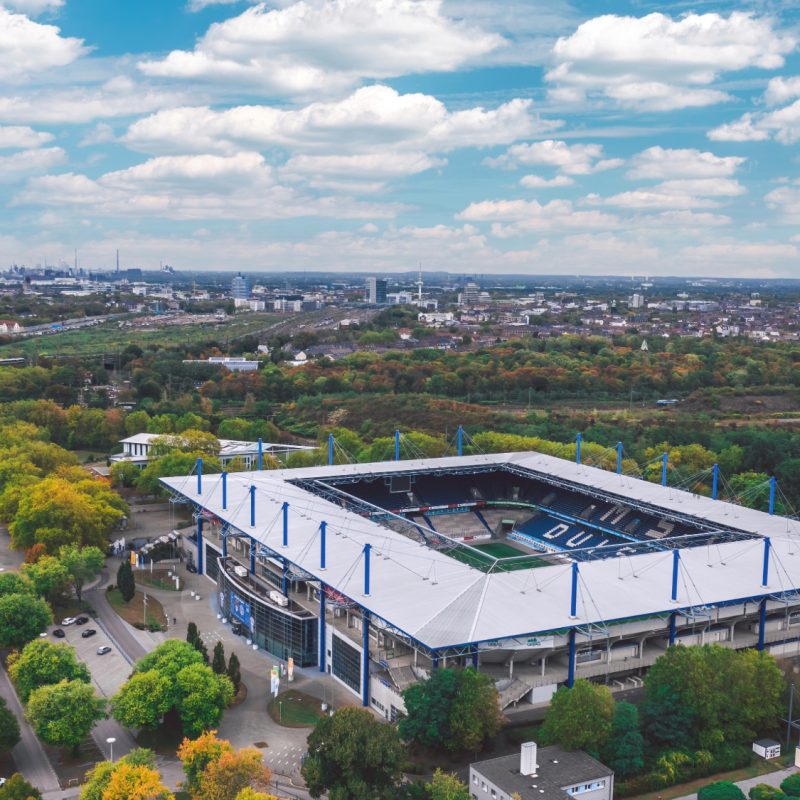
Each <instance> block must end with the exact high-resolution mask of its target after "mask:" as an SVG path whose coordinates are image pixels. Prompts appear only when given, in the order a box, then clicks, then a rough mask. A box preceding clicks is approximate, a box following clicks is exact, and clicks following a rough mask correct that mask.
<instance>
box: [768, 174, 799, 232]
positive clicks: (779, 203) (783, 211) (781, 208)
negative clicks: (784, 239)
mask: <svg viewBox="0 0 800 800" xmlns="http://www.w3.org/2000/svg"><path fill="white" fill-rule="evenodd" d="M764 200H765V201H766V203H767V206H768V207H769V208H772V209H774V210H776V211H778V212H779V213H780V215H781V219H782V220H783V221H784V222H788V223H790V224H793V225H797V224H798V223H800V185H798V183H797V181H795V182H794V183H793V184H792V185H791V186H781V187H779V188H778V189H773V190H772V191H771V192H769V194H767V195H766V197H765V198H764Z"/></svg>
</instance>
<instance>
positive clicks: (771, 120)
mask: <svg viewBox="0 0 800 800" xmlns="http://www.w3.org/2000/svg"><path fill="white" fill-rule="evenodd" d="M708 138H709V139H711V140H712V141H715V142H764V141H766V140H767V139H775V140H776V141H778V142H780V143H781V144H794V143H795V142H797V141H799V140H800V100H795V102H794V103H791V104H790V105H788V106H784V107H783V108H778V109H776V110H775V111H765V112H752V111H748V112H747V113H746V114H743V115H742V116H741V117H739V119H738V120H735V121H734V122H728V123H725V124H723V125H720V126H719V127H717V128H714V129H713V130H710V131H709V132H708Z"/></svg>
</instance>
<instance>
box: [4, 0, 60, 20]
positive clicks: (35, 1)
mask: <svg viewBox="0 0 800 800" xmlns="http://www.w3.org/2000/svg"><path fill="white" fill-rule="evenodd" d="M0 5H3V6H5V7H6V8H10V9H11V10H12V11H20V12H21V13H23V14H27V15H28V16H29V17H36V16H38V15H39V14H43V13H44V12H45V11H48V12H52V11H58V9H59V8H63V6H64V0H2V2H1V3H0Z"/></svg>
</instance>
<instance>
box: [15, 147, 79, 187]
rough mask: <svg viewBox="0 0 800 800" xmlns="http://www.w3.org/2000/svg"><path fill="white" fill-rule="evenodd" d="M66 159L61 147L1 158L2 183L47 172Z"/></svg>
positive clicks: (27, 151)
mask: <svg viewBox="0 0 800 800" xmlns="http://www.w3.org/2000/svg"><path fill="white" fill-rule="evenodd" d="M66 157H67V154H66V153H65V152H64V151H63V150H62V149H61V148H60V147H44V148H39V149H36V150H20V151H19V152H18V153H12V154H11V155H9V156H0V183H13V182H14V181H17V180H19V179H20V178H23V177H26V176H28V175H36V174H40V173H42V172H46V171H47V170H48V169H50V168H51V167H54V166H55V165H56V164H61V163H62V162H64V161H65V160H66Z"/></svg>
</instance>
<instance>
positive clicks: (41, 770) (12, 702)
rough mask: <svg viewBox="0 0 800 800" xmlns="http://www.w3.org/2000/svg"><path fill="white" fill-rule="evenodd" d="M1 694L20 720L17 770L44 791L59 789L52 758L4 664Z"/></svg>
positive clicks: (15, 753) (0, 675) (13, 753)
mask: <svg viewBox="0 0 800 800" xmlns="http://www.w3.org/2000/svg"><path fill="white" fill-rule="evenodd" d="M0 695H1V696H2V697H3V698H4V699H5V701H6V703H7V704H8V708H9V710H10V711H11V712H12V713H13V714H14V715H15V716H16V718H17V721H18V722H19V731H20V735H21V738H20V741H19V742H18V743H17V744H16V745H15V747H14V749H13V750H12V751H11V756H12V758H13V759H14V764H15V765H16V767H17V771H18V772H21V773H22V774H23V775H24V776H25V780H26V781H28V783H32V784H33V785H34V786H36V787H37V788H38V789H40V790H41V791H42V792H51V791H58V790H59V784H58V778H57V777H56V773H55V770H54V769H53V767H52V766H51V765H50V760H49V759H48V758H47V755H46V753H45V752H44V748H43V747H42V745H41V743H40V742H39V740H38V739H37V738H36V734H35V733H34V732H33V728H31V726H30V725H29V724H28V720H26V719H25V713H24V711H23V710H22V705H21V704H20V702H19V699H18V698H17V693H16V692H15V691H14V687H13V685H12V684H11V679H10V678H9V677H8V673H7V672H6V670H5V668H4V667H2V666H0Z"/></svg>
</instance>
